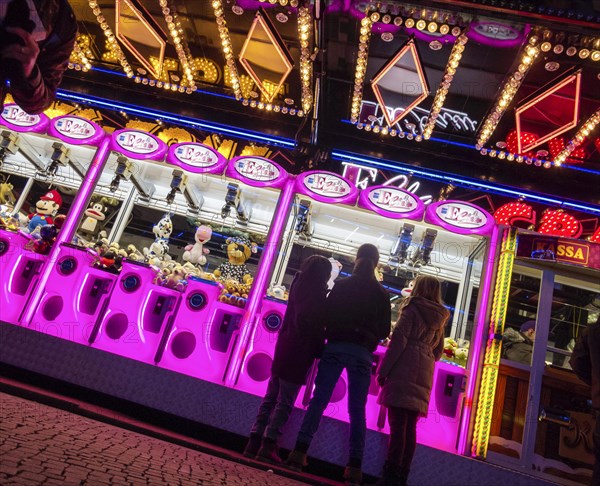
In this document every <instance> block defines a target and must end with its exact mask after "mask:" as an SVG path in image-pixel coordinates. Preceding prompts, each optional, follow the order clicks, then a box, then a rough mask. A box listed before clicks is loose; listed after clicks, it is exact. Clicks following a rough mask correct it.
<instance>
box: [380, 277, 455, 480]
mask: <svg viewBox="0 0 600 486" xmlns="http://www.w3.org/2000/svg"><path fill="white" fill-rule="evenodd" d="M449 316H450V313H449V312H448V310H446V308H445V307H444V305H443V302H442V295H441V285H440V282H439V280H438V279H436V278H435V277H430V276H425V275H421V276H419V277H417V279H416V280H415V286H414V288H413V290H412V292H411V294H410V297H408V298H407V299H406V300H405V301H404V302H403V303H402V306H401V309H400V315H399V317H398V321H397V322H396V325H395V326H394V330H393V332H392V337H391V340H390V344H389V347H388V349H387V351H386V353H385V356H384V357H383V360H382V361H381V365H380V366H379V370H378V371H377V381H378V383H379V385H380V386H381V387H382V389H381V393H380V395H379V403H380V404H382V405H384V406H385V407H387V409H388V421H389V424H390V439H389V448H388V455H387V459H386V463H385V466H384V475H383V478H382V480H381V481H380V482H379V484H381V485H406V482H407V479H408V473H409V470H410V464H411V462H412V458H413V455H414V452H415V448H416V445H417V420H418V418H419V416H423V415H426V414H427V409H428V406H429V396H430V394H431V386H432V382H433V372H434V366H435V362H436V361H437V360H439V359H440V357H441V356H442V351H443V349H444V326H445V324H446V321H447V320H448V317H449Z"/></svg>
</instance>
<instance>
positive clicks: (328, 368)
mask: <svg viewBox="0 0 600 486" xmlns="http://www.w3.org/2000/svg"><path fill="white" fill-rule="evenodd" d="M372 365H373V354H372V353H371V352H370V351H369V350H368V349H367V348H364V347H362V346H359V345H358V344H353V343H328V344H327V345H326V346H325V351H324V352H323V356H322V357H321V361H319V368H318V371H317V377H316V379H315V390H314V393H313V396H312V398H311V400H310V403H309V405H308V409H307V410H306V414H305V415H304V420H303V421H302V425H301V426H300V432H299V433H298V441H297V442H298V443H301V444H303V445H305V446H306V450H308V446H310V443H311V441H312V439H313V436H314V435H315V432H316V431H317V429H318V428H319V422H320V421H321V417H322V415H323V412H324V411H325V408H326V407H327V405H328V404H329V400H330V399H331V395H332V393H333V390H334V388H335V385H336V383H337V381H338V379H339V377H340V375H341V374H342V371H343V370H344V368H345V369H346V371H347V374H348V381H349V383H348V413H349V415H350V462H358V463H360V462H361V461H362V457H363V452H364V449H365V436H366V433H367V419H366V414H365V407H366V405H367V395H368V393H369V385H370V383H371V367H372Z"/></svg>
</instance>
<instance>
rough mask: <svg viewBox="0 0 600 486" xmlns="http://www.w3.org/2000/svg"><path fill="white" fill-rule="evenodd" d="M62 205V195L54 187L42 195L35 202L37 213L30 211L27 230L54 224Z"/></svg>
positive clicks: (29, 231)
mask: <svg viewBox="0 0 600 486" xmlns="http://www.w3.org/2000/svg"><path fill="white" fill-rule="evenodd" d="M61 206H62V197H61V196H60V194H59V193H58V191H57V190H56V189H52V190H51V191H48V192H47V193H46V194H44V195H43V196H42V197H40V199H39V201H38V202H37V203H35V209H36V211H35V213H30V214H29V216H28V217H27V218H28V219H29V223H28V224H27V232H28V233H31V232H32V231H33V230H35V229H36V228H37V227H38V226H43V225H45V224H52V223H53V221H54V219H53V218H54V216H56V213H57V212H58V210H59V209H60V207H61Z"/></svg>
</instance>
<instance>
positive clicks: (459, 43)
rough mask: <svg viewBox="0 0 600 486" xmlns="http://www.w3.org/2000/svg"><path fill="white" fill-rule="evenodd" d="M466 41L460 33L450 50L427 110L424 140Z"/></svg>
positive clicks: (447, 89)
mask: <svg viewBox="0 0 600 486" xmlns="http://www.w3.org/2000/svg"><path fill="white" fill-rule="evenodd" d="M468 41H469V38H468V37H467V35H466V34H465V33H462V34H461V35H459V36H458V37H457V38H456V41H455V42H454V46H453V47H452V52H450V58H449V59H448V64H446V70H445V71H444V77H443V78H442V82H441V84H440V87H439V88H438V90H437V92H436V93H435V98H434V100H433V105H432V107H431V111H430V112H429V118H428V119H427V123H426V124H425V128H424V129H423V138H424V139H425V140H429V138H430V137H431V133H432V132H433V127H434V126H435V122H436V120H437V118H438V116H439V115H440V111H442V107H443V106H444V102H445V101H446V96H447V95H448V91H449V90H450V86H451V85H452V80H453V79H454V74H455V73H456V70H457V69H458V65H459V63H460V59H461V58H462V55H463V51H464V50H465V45H466V44H467V42H468Z"/></svg>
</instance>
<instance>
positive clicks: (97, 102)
mask: <svg viewBox="0 0 600 486" xmlns="http://www.w3.org/2000/svg"><path fill="white" fill-rule="evenodd" d="M56 97H57V98H59V99H62V100H67V101H70V102H73V103H83V104H87V105H92V106H97V107H99V108H107V109H109V110H118V111H124V112H125V113H129V114H135V115H139V116H143V117H146V118H154V119H159V120H163V121H170V122H172V123H176V124H178V125H184V126H188V127H193V128H198V129H201V130H209V131H213V132H217V133H222V134H227V135H231V136H234V137H238V138H244V139H247V140H256V141H258V142H263V143H270V144H273V145H278V146H283V147H289V148H294V147H295V146H296V143H295V142H294V141H293V140H292V139H289V138H282V137H274V136H272V135H265V134H264V133H260V132H254V131H251V130H243V129H241V128H237V127H233V126H230V125H221V124H217V123H208V122H205V121H199V120H197V119H195V118H190V117H185V116H175V115H173V114H171V113H168V112H166V111H160V110H152V109H150V108H142V107H139V106H136V105H130V104H127V103H121V102H116V101H112V100H109V99H106V98H98V97H96V96H90V95H82V94H79V93H74V92H71V91H66V90H62V89H60V90H58V92H57V93H56Z"/></svg>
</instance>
